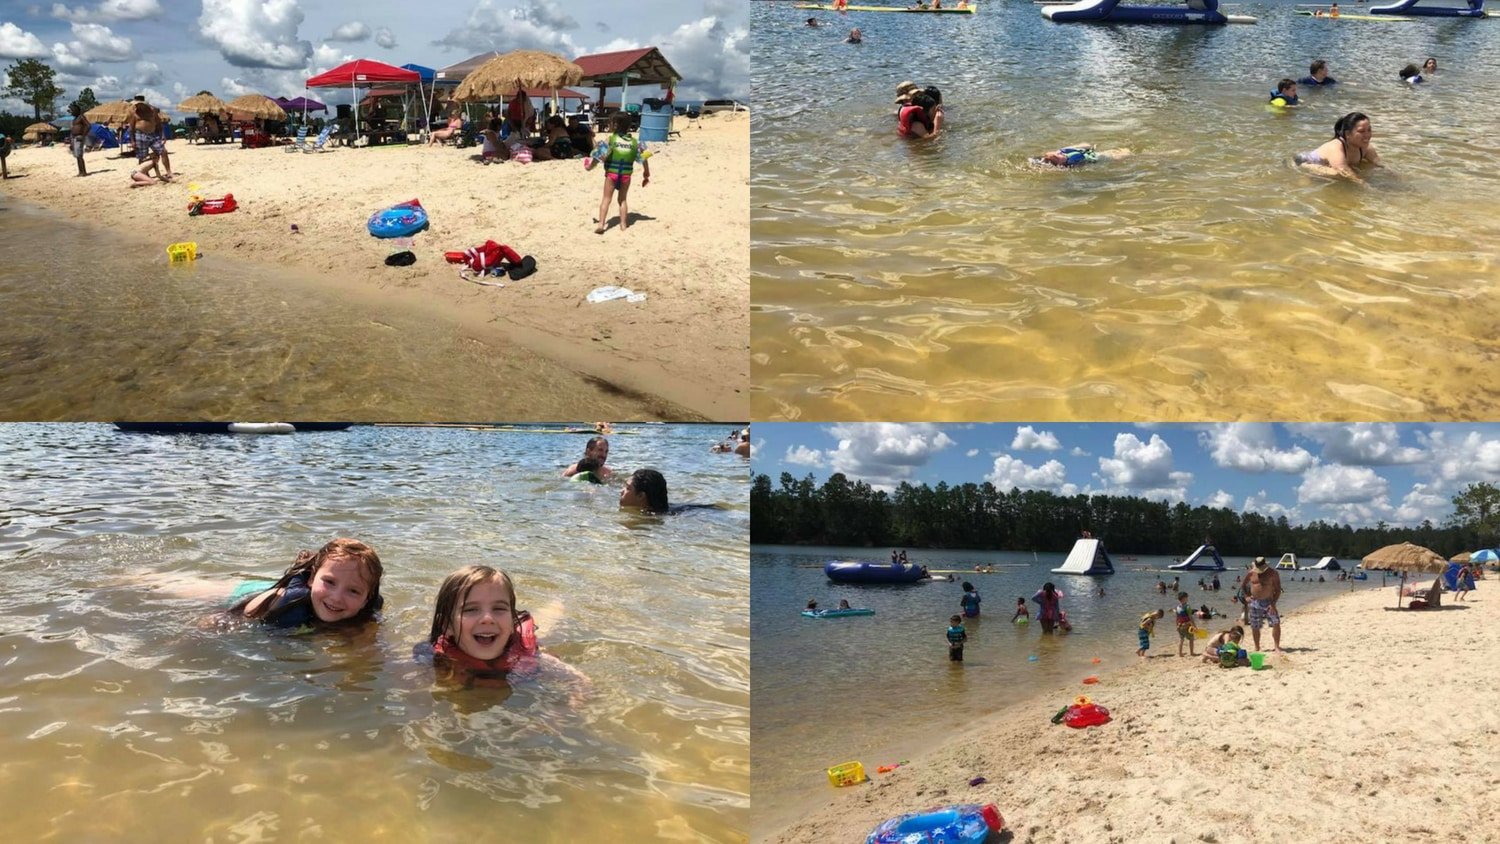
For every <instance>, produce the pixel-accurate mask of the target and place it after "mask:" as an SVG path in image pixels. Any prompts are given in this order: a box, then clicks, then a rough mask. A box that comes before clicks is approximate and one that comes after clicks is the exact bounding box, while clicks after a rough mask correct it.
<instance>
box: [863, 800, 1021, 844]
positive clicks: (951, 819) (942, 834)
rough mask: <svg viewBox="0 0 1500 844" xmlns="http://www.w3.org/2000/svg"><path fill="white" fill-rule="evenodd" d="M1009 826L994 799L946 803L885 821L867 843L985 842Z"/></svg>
mask: <svg viewBox="0 0 1500 844" xmlns="http://www.w3.org/2000/svg"><path fill="white" fill-rule="evenodd" d="M1004 828H1005V818H1003V817H1001V815H1000V809H999V808H998V807H997V806H996V805H995V804H994V803H986V804H984V805H980V804H978V803H967V804H963V805H959V806H942V807H934V808H932V809H928V810H927V811H925V812H910V813H908V814H905V815H898V816H897V817H894V818H891V819H890V820H887V821H882V822H881V824H880V825H879V826H877V827H875V829H874V830H873V831H872V832H871V833H870V835H869V837H868V838H866V839H865V844H981V842H983V841H984V840H985V839H986V838H988V837H989V836H990V833H991V832H1000V831H1001V830H1003V829H1004Z"/></svg>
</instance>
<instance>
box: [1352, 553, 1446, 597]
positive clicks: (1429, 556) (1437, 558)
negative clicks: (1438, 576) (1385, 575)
mask: <svg viewBox="0 0 1500 844" xmlns="http://www.w3.org/2000/svg"><path fill="white" fill-rule="evenodd" d="M1360 565H1362V566H1364V567H1365V568H1366V569H1367V570H1370V571H1399V572H1401V586H1405V585H1406V576H1407V575H1408V574H1410V573H1412V572H1417V571H1421V572H1429V573H1438V572H1441V571H1442V570H1443V569H1444V568H1447V566H1448V561H1447V560H1445V559H1443V555H1442V554H1439V553H1438V552H1436V551H1434V550H1432V549H1431V548H1423V547H1422V546H1420V545H1414V544H1412V543H1410V542H1403V543H1401V544H1399V545H1387V546H1385V547H1384V548H1377V549H1376V550H1374V551H1371V552H1370V553H1369V554H1368V555H1366V556H1365V558H1364V559H1363V560H1361V561H1360ZM1401 586H1398V587H1397V588H1396V606H1397V607H1400V606H1401V597H1402V596H1401Z"/></svg>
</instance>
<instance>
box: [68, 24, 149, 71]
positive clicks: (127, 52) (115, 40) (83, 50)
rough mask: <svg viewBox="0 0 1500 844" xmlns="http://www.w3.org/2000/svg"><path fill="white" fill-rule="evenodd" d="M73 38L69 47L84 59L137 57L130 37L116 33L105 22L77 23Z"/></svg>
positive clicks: (127, 59)
mask: <svg viewBox="0 0 1500 844" xmlns="http://www.w3.org/2000/svg"><path fill="white" fill-rule="evenodd" d="M73 38H74V39H75V40H73V41H70V42H68V49H69V50H70V51H71V52H72V53H73V54H74V55H76V56H78V57H79V58H81V59H83V60H84V61H94V62H124V61H130V60H131V59H133V58H135V46H134V45H133V44H131V43H130V39H129V38H124V37H121V36H119V35H116V34H114V33H113V32H111V31H110V28H109V27H107V26H105V25H104V24H100V23H75V24H73Z"/></svg>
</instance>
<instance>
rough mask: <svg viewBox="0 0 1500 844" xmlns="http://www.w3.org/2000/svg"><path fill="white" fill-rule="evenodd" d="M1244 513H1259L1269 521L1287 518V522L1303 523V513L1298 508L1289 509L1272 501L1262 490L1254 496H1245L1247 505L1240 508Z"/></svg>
mask: <svg viewBox="0 0 1500 844" xmlns="http://www.w3.org/2000/svg"><path fill="white" fill-rule="evenodd" d="M1240 511H1241V512H1244V513H1259V514H1260V515H1262V516H1265V517H1266V518H1268V519H1271V520H1273V521H1274V520H1276V519H1278V518H1280V517H1282V516H1285V517H1286V519H1287V521H1289V522H1291V523H1292V524H1297V523H1299V522H1301V521H1302V511H1301V510H1300V509H1298V508H1296V507H1287V506H1285V505H1283V504H1280V503H1278V502H1275V501H1272V500H1271V497H1270V496H1269V495H1267V494H1266V491H1265V490H1261V491H1260V492H1257V493H1256V494H1254V495H1247V496H1245V505H1244V506H1243V507H1241V508H1240Z"/></svg>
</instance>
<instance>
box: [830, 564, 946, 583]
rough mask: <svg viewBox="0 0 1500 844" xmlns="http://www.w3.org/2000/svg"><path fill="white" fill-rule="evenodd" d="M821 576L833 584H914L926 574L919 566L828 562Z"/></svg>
mask: <svg viewBox="0 0 1500 844" xmlns="http://www.w3.org/2000/svg"><path fill="white" fill-rule="evenodd" d="M823 574H824V575H826V576H827V577H828V579H829V580H831V581H833V582H834V583H916V582H917V581H919V580H921V579H922V578H924V577H927V576H928V574H927V572H925V571H924V570H923V569H922V567H921V566H913V565H905V566H903V565H901V564H899V563H897V564H895V565H892V564H890V563H866V562H859V561H847V560H842V561H841V560H830V561H829V562H828V563H827V565H825V566H823Z"/></svg>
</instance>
